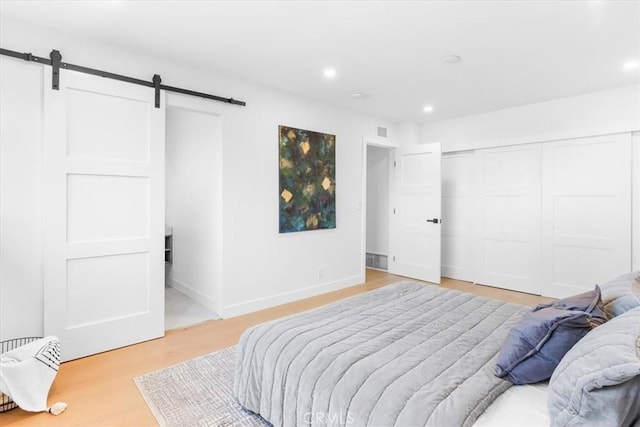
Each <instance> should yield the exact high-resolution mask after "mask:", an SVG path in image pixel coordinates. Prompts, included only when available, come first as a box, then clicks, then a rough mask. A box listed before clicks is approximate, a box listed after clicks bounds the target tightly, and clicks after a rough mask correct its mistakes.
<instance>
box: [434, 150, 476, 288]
mask: <svg viewBox="0 0 640 427" xmlns="http://www.w3.org/2000/svg"><path fill="white" fill-rule="evenodd" d="M475 177H476V175H475V155H474V153H473V152H466V153H456V154H446V155H443V157H442V275H443V276H445V277H450V278H452V279H458V280H466V281H473V279H474V278H473V269H474V262H473V255H474V250H473V222H474V212H475V209H474V191H475V190H474V182H475V181H474V180H475Z"/></svg>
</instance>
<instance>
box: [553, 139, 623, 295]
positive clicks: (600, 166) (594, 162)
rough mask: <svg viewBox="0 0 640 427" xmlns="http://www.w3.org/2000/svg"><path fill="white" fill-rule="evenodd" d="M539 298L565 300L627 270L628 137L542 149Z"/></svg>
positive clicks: (562, 144)
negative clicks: (541, 249)
mask: <svg viewBox="0 0 640 427" xmlns="http://www.w3.org/2000/svg"><path fill="white" fill-rule="evenodd" d="M542 156H543V184H542V187H543V199H542V208H543V213H542V215H543V222H542V247H543V253H544V259H543V267H544V269H543V270H544V288H543V294H544V295H548V296H553V297H565V296H568V295H572V294H575V293H579V292H584V291H587V290H590V289H593V286H594V285H595V284H596V283H603V282H606V281H607V280H609V279H611V278H613V277H615V276H617V275H620V274H622V273H626V272H629V271H630V269H631V135H629V134H622V135H608V136H601V137H593V138H582V139H576V140H568V141H558V142H553V143H547V144H544V146H543V150H542Z"/></svg>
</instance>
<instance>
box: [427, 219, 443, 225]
mask: <svg viewBox="0 0 640 427" xmlns="http://www.w3.org/2000/svg"><path fill="white" fill-rule="evenodd" d="M427 222H432V223H434V224H437V223H439V222H440V220H439V219H438V218H433V219H428V220H427Z"/></svg>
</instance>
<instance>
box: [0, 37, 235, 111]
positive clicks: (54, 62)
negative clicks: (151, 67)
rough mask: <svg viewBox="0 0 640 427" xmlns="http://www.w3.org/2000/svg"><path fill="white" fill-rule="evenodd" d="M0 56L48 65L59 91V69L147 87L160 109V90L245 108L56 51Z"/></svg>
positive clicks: (3, 51)
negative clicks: (84, 62)
mask: <svg viewBox="0 0 640 427" xmlns="http://www.w3.org/2000/svg"><path fill="white" fill-rule="evenodd" d="M0 55H4V56H10V57H12V58H18V59H23V60H25V61H28V62H36V63H38V64H44V65H50V66H51V67H52V71H53V73H52V76H53V77H52V82H51V89H53V90H59V89H60V69H64V70H71V71H77V72H80V73H85V74H91V75H94V76H99V77H104V78H107V79H113V80H119V81H121V82H126V83H132V84H136V85H140V86H147V87H149V88H153V89H154V91H155V106H156V108H160V90H165V91H167V92H176V93H181V94H183V95H189V96H197V97H200V98H205V99H211V100H213V101H219V102H224V103H226V104H233V105H239V106H242V107H244V106H246V105H247V103H246V102H244V101H238V100H237V99H233V98H225V97H222V96H217V95H211V94H208V93H203V92H197V91H195V90H189V89H182V88H179V87H175V86H167V85H163V84H161V82H162V79H161V77H160V75H158V74H154V75H153V79H152V80H151V81H148V80H142V79H137V78H135V77H129V76H124V75H122V74H116V73H111V72H109V71H103V70H97V69H95V68H89V67H83V66H82V65H75V64H70V63H68V62H62V54H61V53H60V51H58V50H55V49H54V50H52V51H51V53H50V54H49V58H44V57H42V56H36V55H33V54H31V53H22V52H17V51H14V50H9V49H3V48H0Z"/></svg>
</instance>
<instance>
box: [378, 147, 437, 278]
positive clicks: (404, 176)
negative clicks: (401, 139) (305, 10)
mask: <svg viewBox="0 0 640 427" xmlns="http://www.w3.org/2000/svg"><path fill="white" fill-rule="evenodd" d="M397 152H398V153H397V156H396V166H395V174H394V187H395V191H394V208H393V219H392V221H391V224H392V233H391V241H390V248H391V259H390V260H389V272H390V273H393V274H398V275H401V276H407V277H411V278H414V279H418V280H424V281H427V282H432V283H440V231H441V228H440V223H441V216H440V210H441V174H440V171H441V164H440V162H441V148H440V143H435V144H423V145H418V146H415V147H411V148H399V149H398V150H397Z"/></svg>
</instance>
